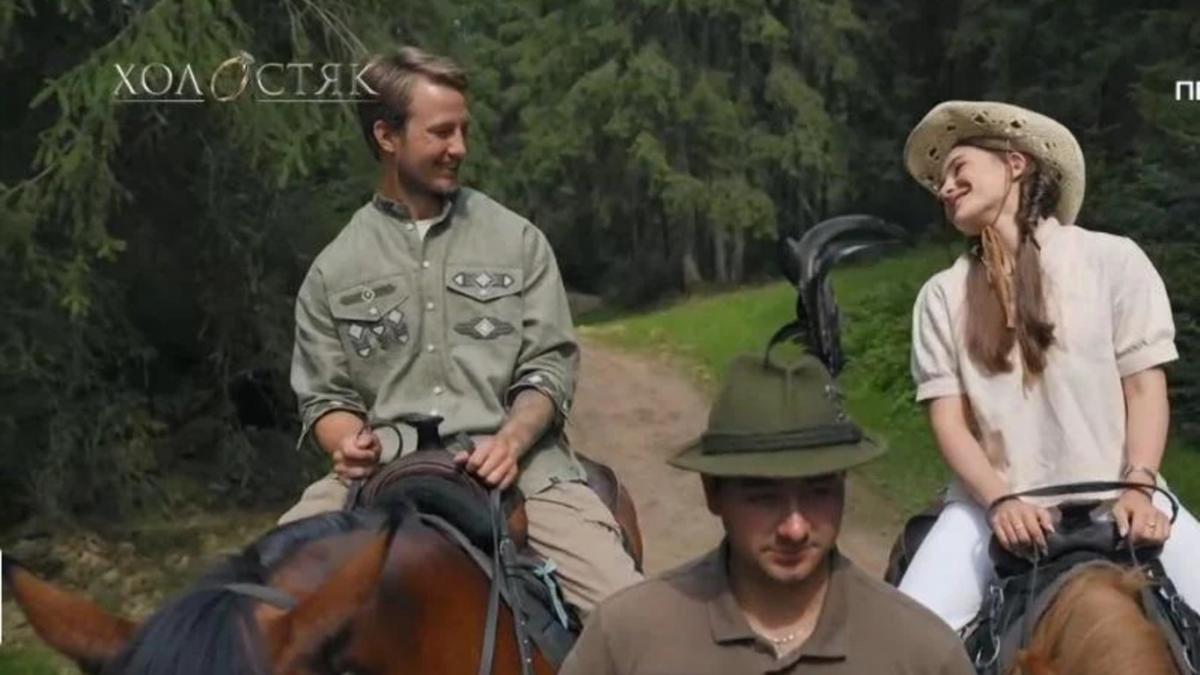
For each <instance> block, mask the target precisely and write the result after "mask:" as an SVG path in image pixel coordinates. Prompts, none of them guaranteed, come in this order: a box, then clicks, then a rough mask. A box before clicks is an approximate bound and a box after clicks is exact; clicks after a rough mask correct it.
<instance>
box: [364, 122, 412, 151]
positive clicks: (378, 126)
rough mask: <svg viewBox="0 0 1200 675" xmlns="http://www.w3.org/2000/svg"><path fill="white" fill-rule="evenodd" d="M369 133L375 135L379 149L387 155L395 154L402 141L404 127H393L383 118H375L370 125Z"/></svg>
mask: <svg viewBox="0 0 1200 675" xmlns="http://www.w3.org/2000/svg"><path fill="white" fill-rule="evenodd" d="M371 135H372V136H374V137H375V144H376V145H378V146H379V151H380V152H381V153H383V154H387V155H394V154H396V151H397V150H399V149H400V145H401V144H402V143H403V142H404V129H403V128H397V127H394V126H392V125H390V124H388V123H387V122H385V121H383V120H375V124H374V125H373V126H372V127H371Z"/></svg>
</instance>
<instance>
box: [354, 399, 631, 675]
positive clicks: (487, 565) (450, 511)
mask: <svg viewBox="0 0 1200 675" xmlns="http://www.w3.org/2000/svg"><path fill="white" fill-rule="evenodd" d="M441 420H442V418H440V417H435V416H425V415H413V416H407V417H405V418H402V419H400V420H399V422H401V423H405V424H409V425H411V426H413V427H414V428H416V430H417V449H416V451H414V452H411V453H409V454H406V455H403V456H401V457H398V458H397V459H395V460H393V461H391V462H389V463H388V464H386V465H384V466H383V467H381V468H380V469H379V470H378V471H377V472H375V474H373V475H372V476H371V477H370V478H368V479H366V480H358V481H355V482H354V483H352V484H351V487H350V492H349V494H348V496H347V499H346V504H345V507H344V508H345V509H346V510H354V509H361V508H369V507H384V508H386V507H387V505H389V504H393V503H397V502H407V503H409V504H410V505H412V506H413V507H414V508H415V509H416V511H417V513H418V514H419V515H420V518H421V520H422V521H423V522H424V523H425V524H426V525H428V526H430V527H432V528H434V529H436V530H438V531H440V532H441V533H442V534H443V535H444V536H446V538H448V539H450V540H451V541H452V542H453V543H455V544H457V545H458V546H459V547H460V548H462V549H463V550H464V551H465V552H466V553H467V554H468V555H469V556H470V557H471V558H472V559H473V560H474V561H475V562H476V563H477V564H478V565H479V566H480V568H481V569H482V570H483V572H484V573H485V574H486V575H487V576H488V578H489V579H491V580H492V585H493V590H494V593H493V595H496V596H498V597H500V598H502V599H503V600H504V601H505V602H506V603H507V604H508V605H509V607H510V608H511V609H512V610H513V612H514V614H515V615H517V616H520V617H521V618H522V619H523V620H522V621H517V622H514V623H515V624H516V625H517V627H518V628H517V630H518V643H519V646H520V647H521V651H522V661H527V659H526V658H525V657H526V656H527V655H528V652H529V650H530V647H531V644H530V643H531V642H532V643H533V644H536V645H537V647H538V649H539V650H540V651H541V653H542V655H543V656H544V657H546V659H547V660H548V661H550V662H551V664H553V665H554V667H555V668H556V669H557V668H558V666H559V665H561V663H562V661H563V660H564V659H565V658H566V655H567V652H569V651H570V649H571V647H572V646H573V645H574V642H575V638H576V637H577V636H578V633H579V630H580V629H581V625H580V621H579V618H578V616H577V615H576V614H575V612H574V611H573V610H572V609H570V608H569V606H567V605H566V603H565V602H564V601H563V598H562V595H561V592H560V589H559V588H558V585H557V581H556V577H555V576H554V574H553V572H554V566H553V564H552V563H551V562H550V561H548V560H545V559H543V558H541V557H540V556H538V555H537V554H536V553H535V552H534V551H533V550H532V549H531V548H530V547H529V545H528V521H527V519H526V515H525V500H524V496H523V495H522V494H521V492H520V490H518V489H516V488H510V489H509V490H506V491H505V492H504V493H503V494H501V493H500V492H499V491H497V490H488V489H487V488H486V487H485V486H484V485H483V484H481V483H480V482H479V481H478V480H476V479H475V478H474V477H473V476H471V475H469V474H467V473H466V472H465V471H463V470H462V468H461V467H459V466H458V465H457V464H455V462H454V459H453V455H454V452H455V451H458V450H464V451H467V452H469V451H470V450H471V449H473V447H474V443H473V442H472V441H471V439H470V437H468V436H466V435H465V434H460V435H458V436H456V437H454V438H452V439H451V440H450V442H449V444H447V443H446V442H445V441H444V440H443V439H442V437H441V435H440V433H439V432H438V425H439V424H440V423H441ZM429 450H436V452H428V451H429ZM578 458H579V461H580V463H581V464H582V465H583V467H584V469H585V472H586V478H587V483H588V485H589V487H591V488H592V490H593V491H595V492H596V494H597V495H598V496H599V497H600V500H601V501H602V502H603V503H604V504H605V505H606V506H607V507H608V508H609V510H610V511H612V513H613V516H614V518H615V519H616V521H617V523H618V524H619V525H620V526H621V530H622V534H623V540H624V544H625V548H626V550H627V551H629V552H630V555H631V556H632V557H633V558H634V561H635V563H636V565H637V567H638V569H639V570H640V569H641V535H640V532H639V531H638V528H637V518H636V513H635V511H634V510H633V502H632V500H631V499H630V497H629V495H628V493H627V492H625V490H624V488H623V487H622V486H621V484H620V482H619V481H618V480H617V478H616V474H615V473H614V472H613V471H612V469H611V468H609V467H607V466H605V465H603V464H600V463H599V462H596V461H594V460H591V459H588V458H586V457H583V456H581V455H578ZM488 614H489V629H488V631H487V633H486V634H485V639H486V640H488V641H489V642H491V643H492V644H491V646H493V647H494V642H492V641H494V632H495V630H494V626H492V625H491V624H492V621H493V620H494V619H493V617H494V614H495V611H494V609H493V608H492V607H491V606H489V612H488ZM487 647H488V645H487V644H485V649H484V653H485V661H488V662H490V657H488V656H486V654H488V652H489V650H488V648H487ZM481 672H482V671H481Z"/></svg>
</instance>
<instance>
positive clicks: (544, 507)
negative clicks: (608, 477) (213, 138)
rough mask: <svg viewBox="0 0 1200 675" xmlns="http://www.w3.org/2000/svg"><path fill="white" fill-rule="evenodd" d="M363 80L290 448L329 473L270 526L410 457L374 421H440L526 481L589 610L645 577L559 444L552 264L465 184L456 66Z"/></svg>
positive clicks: (441, 61)
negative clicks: (343, 200) (368, 168)
mask: <svg viewBox="0 0 1200 675" xmlns="http://www.w3.org/2000/svg"><path fill="white" fill-rule="evenodd" d="M361 79H362V81H363V82H364V83H365V84H366V85H367V86H368V87H369V88H370V90H371V91H372V92H373V93H374V94H375V96H374V97H373V99H372V100H369V101H364V102H363V103H360V104H359V117H360V120H361V123H362V129H363V134H364V136H365V138H366V141H367V144H368V146H369V147H370V149H371V151H372V153H373V154H374V156H375V158H376V159H377V160H378V162H379V165H380V174H379V183H378V187H377V191H376V194H375V196H374V198H373V199H372V200H371V201H370V202H369V203H367V204H366V205H364V206H363V207H362V208H360V209H359V210H358V211H357V212H356V213H355V214H354V216H353V217H352V218H351V219H350V222H349V224H347V225H346V226H345V228H343V229H342V231H341V232H340V233H339V234H338V235H337V237H336V238H335V239H334V240H333V242H331V243H330V244H329V245H328V246H327V247H326V248H325V249H324V250H323V251H322V252H321V253H320V254H319V255H318V256H317V258H316V260H314V262H313V264H312V267H311V268H310V270H309V272H308V276H307V277H306V278H305V280H304V282H303V285H302V286H301V288H300V292H299V294H298V296H297V299H296V346H295V352H294V355H293V359H292V387H293V389H294V390H295V392H296V396H297V398H298V399H299V404H300V411H301V415H302V418H303V425H304V426H303V432H302V435H301V440H304V439H305V438H312V440H313V441H314V442H315V443H316V444H317V446H318V447H320V448H321V449H322V450H324V451H325V452H327V453H329V455H330V456H331V458H332V460H333V473H332V474H331V475H329V476H327V477H325V478H323V479H321V480H320V481H318V482H317V483H315V484H313V485H312V486H310V487H309V488H308V489H307V490H306V491H305V493H304V495H303V496H302V497H301V500H300V502H299V503H298V504H297V505H296V506H295V507H293V508H292V509H291V510H290V511H288V512H287V513H286V514H284V516H283V517H282V518H281V519H280V522H281V523H282V522H289V521H292V520H296V519H298V518H302V517H304V516H308V515H312V514H315V513H320V512H324V511H331V510H337V509H340V508H341V507H342V504H343V503H344V500H345V498H346V494H347V481H349V480H352V479H356V478H363V477H366V476H368V475H370V474H371V473H372V472H373V471H374V470H375V468H376V467H378V466H379V465H380V463H382V462H386V461H389V460H390V459H392V458H394V457H395V456H396V454H397V452H398V448H404V449H405V450H411V449H412V447H413V445H414V444H413V443H412V442H411V440H409V442H403V441H401V442H395V441H398V440H400V439H394V438H391V437H390V436H389V435H387V434H376V433H374V432H372V431H371V430H370V428H369V427H367V426H366V423H367V421H368V420H369V421H370V422H371V423H373V424H380V423H386V422H392V421H394V420H396V419H398V418H400V417H401V416H404V415H410V414H414V413H419V414H428V415H436V416H440V417H442V418H444V421H443V422H442V425H441V427H440V431H441V433H442V434H443V436H446V437H450V436H453V435H456V434H459V433H465V434H468V435H470V436H471V437H472V438H473V439H474V441H475V449H474V451H473V452H472V453H471V454H470V455H467V454H466V453H465V452H463V453H459V454H458V455H457V456H456V459H457V460H458V461H459V462H460V463H462V464H463V465H465V467H466V469H467V470H468V471H469V472H470V473H472V474H474V475H475V476H476V477H478V478H479V479H480V480H481V481H483V482H484V483H485V484H486V485H489V486H495V487H500V488H507V487H509V486H511V485H514V484H515V485H517V486H519V487H520V489H521V490H522V492H523V493H524V494H525V497H526V513H527V516H528V520H529V540H530V543H531V544H532V546H533V547H534V548H535V550H537V551H538V552H539V553H541V554H542V555H544V556H546V557H547V558H550V559H551V560H553V561H554V563H555V564H556V565H557V567H558V571H559V577H560V580H561V582H562V586H563V590H564V594H565V595H566V597H567V600H568V601H570V602H571V603H572V604H574V605H575V606H576V607H577V608H578V609H579V610H580V611H581V613H582V614H585V615H586V613H587V611H588V610H589V609H590V608H591V606H592V605H594V604H595V603H596V602H598V601H599V600H600V599H601V598H603V597H605V596H607V595H608V594H609V593H611V592H613V591H615V590H617V589H618V588H621V587H623V586H626V585H629V584H631V583H634V582H636V581H638V580H639V579H640V575H639V574H638V572H637V571H636V570H635V568H634V563H633V560H632V559H631V558H630V557H629V555H628V554H627V553H626V552H625V550H624V548H623V547H622V543H621V534H620V529H619V526H618V525H617V523H616V522H615V521H614V519H613V517H612V515H611V514H610V513H609V511H608V509H607V508H606V507H605V506H604V504H603V503H602V502H601V501H600V499H599V498H598V497H597V496H596V495H595V494H594V493H593V492H592V491H591V489H590V488H589V487H588V486H587V485H586V484H585V483H584V482H583V471H582V468H581V467H580V466H579V464H578V463H577V462H576V460H575V458H574V456H573V454H572V452H571V450H570V448H569V447H567V445H566V444H565V442H564V439H563V436H562V426H563V424H564V422H565V419H566V416H567V414H568V412H569V411H570V406H571V397H572V395H573V392H574V388H575V375H576V369H577V366H578V362H579V348H578V345H577V344H576V342H575V338H574V331H573V327H572V324H571V315H570V311H569V309H568V306H567V299H566V292H565V291H564V289H563V285H562V279H561V277H560V275H559V271H558V266H557V264H556V262H555V259H554V253H553V251H552V250H551V248H550V245H549V243H548V242H547V240H546V238H545V236H544V235H543V234H542V233H541V231H539V230H538V229H537V228H535V227H534V226H533V225H532V224H531V223H530V222H529V221H528V220H526V219H524V218H522V217H521V216H519V215H517V214H515V213H513V212H512V211H510V210H508V209H506V208H505V207H504V206H502V205H500V204H499V203H497V202H495V201H493V200H492V199H490V198H489V197H487V196H486V195H484V194H482V193H480V192H477V191H474V190H470V189H468V188H463V187H460V186H459V183H458V169H459V166H460V165H461V163H462V161H463V160H464V159H465V157H466V154H467V131H468V126H469V121H470V118H469V114H468V112H467V102H466V89H467V79H466V75H465V73H464V72H463V71H462V69H461V68H459V67H458V66H457V65H456V64H454V63H453V62H451V61H450V60H448V59H445V58H442V57H438V56H434V55H431V54H428V53H426V52H423V51H421V50H419V49H415V48H411V47H410V48H405V49H402V50H401V51H400V52H398V53H397V54H394V55H388V56H377V57H375V58H374V59H373V60H372V61H371V62H370V64H369V66H368V67H367V68H366V70H365V71H364V74H363V75H362V78H361ZM381 436H383V437H384V439H385V440H387V441H390V442H385V440H381Z"/></svg>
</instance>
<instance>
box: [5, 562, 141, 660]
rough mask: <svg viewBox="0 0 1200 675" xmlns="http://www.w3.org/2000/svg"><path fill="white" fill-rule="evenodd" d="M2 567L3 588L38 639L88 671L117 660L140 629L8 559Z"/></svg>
mask: <svg viewBox="0 0 1200 675" xmlns="http://www.w3.org/2000/svg"><path fill="white" fill-rule="evenodd" d="M0 565H2V566H0V576H3V579H4V581H3V583H4V588H5V589H6V590H7V591H8V593H9V595H10V596H11V597H12V598H13V599H14V600H16V602H17V605H18V606H20V608H21V610H22V611H23V612H24V613H25V617H26V618H27V619H28V620H29V625H31V626H33V629H34V631H36V632H37V634H38V637H40V638H41V639H42V641H43V642H45V643H46V644H47V645H49V646H50V647H53V648H54V649H55V650H57V651H58V652H60V653H62V654H64V655H66V656H68V657H70V658H71V659H73V660H74V661H75V662H76V663H78V664H80V665H81V666H83V667H84V668H85V669H98V668H99V667H101V666H103V665H104V664H106V663H108V662H109V661H111V660H113V659H114V658H116V657H117V655H118V654H120V653H121V650H123V649H124V648H125V645H126V644H128V643H129V639H130V638H131V637H133V634H134V632H135V631H136V630H137V624H135V623H133V622H132V621H129V620H128V619H123V618H121V617H119V616H114V615H113V614H110V613H108V612H106V611H105V610H103V609H101V608H100V606H99V605H97V604H96V603H94V602H92V601H91V600H88V599H86V598H83V597H82V596H79V595H75V594H73V593H69V592H67V591H65V590H63V589H61V588H58V587H56V586H54V585H52V584H49V583H47V582H45V581H42V580H41V579H38V578H37V577H35V576H34V575H33V574H31V573H30V572H29V571H28V570H26V569H25V568H23V567H21V566H20V565H18V564H16V563H15V562H13V561H12V560H11V559H9V558H4V560H3V563H0Z"/></svg>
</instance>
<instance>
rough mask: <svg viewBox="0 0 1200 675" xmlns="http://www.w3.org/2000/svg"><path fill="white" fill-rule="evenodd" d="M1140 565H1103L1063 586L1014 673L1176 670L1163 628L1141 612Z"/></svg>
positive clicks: (1098, 674) (1144, 674) (1117, 674)
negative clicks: (1128, 567)
mask: <svg viewBox="0 0 1200 675" xmlns="http://www.w3.org/2000/svg"><path fill="white" fill-rule="evenodd" d="M1148 583H1149V582H1148V580H1147V579H1146V577H1145V575H1144V574H1142V573H1141V572H1140V571H1139V570H1136V569H1125V570H1123V569H1120V568H1118V567H1114V566H1102V567H1096V568H1093V569H1088V570H1085V571H1082V572H1080V573H1079V574H1078V575H1077V576H1076V577H1074V578H1073V579H1071V581H1069V582H1067V584H1066V585H1064V586H1063V589H1062V591H1061V592H1060V593H1059V595H1058V596H1057V597H1056V598H1055V599H1054V602H1053V603H1052V604H1051V605H1050V608H1049V609H1047V610H1046V613H1045V614H1044V615H1043V616H1042V618H1041V620H1040V621H1039V622H1038V625H1037V627H1036V628H1035V629H1034V632H1033V639H1032V641H1031V642H1030V643H1029V647H1028V648H1027V649H1025V650H1024V651H1023V652H1022V653H1021V654H1020V656H1019V657H1018V661H1019V663H1018V665H1017V666H1016V667H1015V668H1013V670H1012V671H1011V672H1012V673H1013V674H1014V675H1068V674H1072V673H1086V674H1087V675H1130V674H1131V673H1137V675H1178V673H1179V670H1178V669H1177V668H1176V665H1175V659H1174V657H1173V656H1172V653H1171V648H1170V646H1169V645H1168V644H1167V640H1166V638H1165V637H1164V636H1163V633H1162V631H1161V630H1160V629H1159V627H1158V626H1156V625H1155V624H1154V623H1153V622H1151V621H1150V620H1149V619H1147V618H1146V615H1145V614H1144V613H1143V610H1142V604H1141V601H1140V596H1141V592H1142V589H1143V588H1145V587H1146V585H1147V584H1148Z"/></svg>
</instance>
